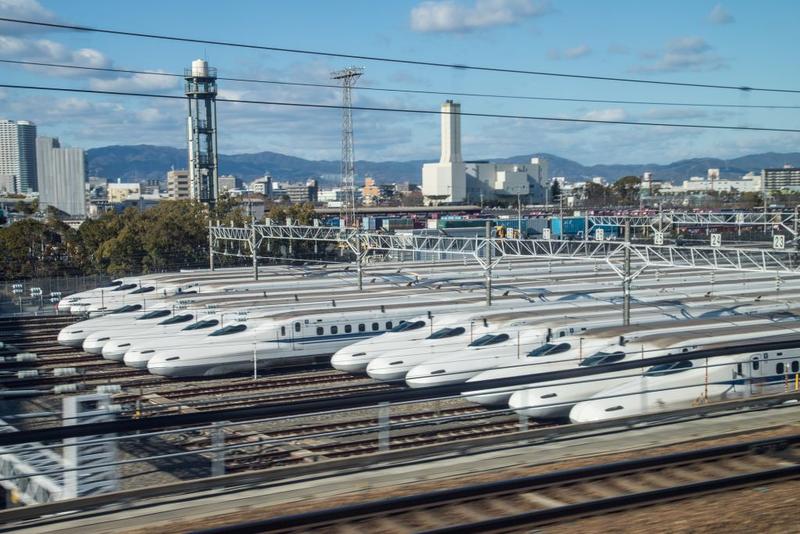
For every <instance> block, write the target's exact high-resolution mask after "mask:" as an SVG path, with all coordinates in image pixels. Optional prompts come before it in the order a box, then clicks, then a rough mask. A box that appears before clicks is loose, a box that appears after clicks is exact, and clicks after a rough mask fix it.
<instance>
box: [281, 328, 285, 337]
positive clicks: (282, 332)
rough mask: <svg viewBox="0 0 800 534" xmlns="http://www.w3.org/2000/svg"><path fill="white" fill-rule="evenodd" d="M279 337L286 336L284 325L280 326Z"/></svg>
mask: <svg viewBox="0 0 800 534" xmlns="http://www.w3.org/2000/svg"><path fill="white" fill-rule="evenodd" d="M281 337H286V327H285V326H282V327H281Z"/></svg>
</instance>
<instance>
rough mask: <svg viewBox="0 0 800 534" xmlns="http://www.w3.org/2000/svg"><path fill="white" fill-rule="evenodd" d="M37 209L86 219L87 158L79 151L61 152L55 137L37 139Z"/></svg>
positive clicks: (71, 149)
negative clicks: (50, 210)
mask: <svg viewBox="0 0 800 534" xmlns="http://www.w3.org/2000/svg"><path fill="white" fill-rule="evenodd" d="M36 168H37V169H36V173H37V176H38V182H39V206H40V207H41V208H42V209H44V208H47V207H48V206H52V207H54V208H56V209H58V210H61V211H63V212H64V213H66V214H68V215H71V216H73V217H86V194H85V193H86V188H85V184H86V157H85V154H84V152H83V149H81V148H61V144H60V143H59V142H58V139H57V138H54V137H38V138H37V139H36Z"/></svg>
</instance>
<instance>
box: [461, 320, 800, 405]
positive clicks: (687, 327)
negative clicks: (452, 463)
mask: <svg viewBox="0 0 800 534" xmlns="http://www.w3.org/2000/svg"><path fill="white" fill-rule="evenodd" d="M758 311H759V310H756V311H755V312H754V313H752V314H749V313H746V314H744V313H743V314H742V315H740V316H725V315H718V316H716V317H713V316H712V317H706V318H700V319H692V320H683V321H680V322H679V323H676V322H673V321H665V322H661V323H651V324H646V325H638V326H622V327H617V328H601V329H598V330H596V331H594V332H587V333H585V334H584V335H583V336H572V337H566V338H562V339H558V340H557V343H556V341H555V340H554V341H551V342H550V343H548V346H555V347H556V348H549V347H547V348H546V349H544V350H542V351H536V352H535V353H534V355H533V356H532V357H531V358H530V359H529V360H528V361H525V362H524V363H522V364H520V363H516V362H515V363H510V364H507V365H506V366H504V367H498V368H496V369H490V370H488V371H483V372H481V373H478V374H477V375H475V376H474V377H472V378H470V379H469V380H467V383H473V382H480V381H485V380H495V379H502V378H512V377H522V376H527V375H536V374H540V373H545V372H550V371H561V370H564V369H570V368H574V367H576V366H577V367H586V366H589V365H590V364H591V365H594V364H603V365H605V364H606V363H610V362H609V361H608V359H606V358H605V356H607V355H609V354H613V355H614V356H613V357H611V359H613V358H616V357H618V355H619V354H622V355H623V357H624V355H625V354H626V352H627V351H630V350H632V348H631V347H636V349H640V346H639V340H640V339H641V338H643V337H645V336H659V335H668V334H671V333H674V332H675V331H676V330H677V329H680V331H684V332H693V331H705V330H711V329H714V328H730V327H734V328H736V327H742V326H745V325H752V324H756V325H757V324H766V325H770V326H774V323H775V322H776V321H781V320H782V319H785V320H787V321H793V320H794V319H796V317H795V316H794V315H793V314H788V315H787V314H786V312H771V311H766V312H765V310H760V311H761V312H765V313H758ZM720 317H722V318H720ZM563 345H568V346H569V347H568V348H567V349H566V350H564V351H563V352H560V353H559V350H558V348H557V347H559V346H563ZM553 353H558V354H557V356H556V357H554V356H553V355H552V354H553ZM594 356H598V358H593V357H594ZM631 357H633V355H631ZM636 357H639V358H641V351H638V352H637V354H636ZM521 389H525V386H522V385H515V386H505V387H498V388H490V389H486V390H473V391H469V392H467V393H465V394H464V396H465V397H466V398H467V400H469V401H470V402H474V403H477V404H482V405H485V406H507V405H508V402H509V400H510V397H511V395H512V394H513V393H515V392H517V391H519V390H521Z"/></svg>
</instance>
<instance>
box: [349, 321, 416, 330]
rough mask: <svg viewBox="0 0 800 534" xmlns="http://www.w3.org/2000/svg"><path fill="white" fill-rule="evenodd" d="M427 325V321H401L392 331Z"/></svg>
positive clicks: (414, 328)
mask: <svg viewBox="0 0 800 534" xmlns="http://www.w3.org/2000/svg"><path fill="white" fill-rule="evenodd" d="M423 326H425V321H414V322H411V321H400V322H399V323H397V326H395V327H394V328H392V330H391V331H392V332H407V331H408V330H416V329H417V328H422V327H423ZM361 331H362V332H363V330H361Z"/></svg>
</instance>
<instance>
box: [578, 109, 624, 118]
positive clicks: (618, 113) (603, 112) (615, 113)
mask: <svg viewBox="0 0 800 534" xmlns="http://www.w3.org/2000/svg"><path fill="white" fill-rule="evenodd" d="M581 119H585V120H592V121H625V120H629V117H628V114H627V113H626V112H625V110H624V109H622V108H608V109H597V110H593V111H589V112H588V113H584V114H583V115H582V116H581Z"/></svg>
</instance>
